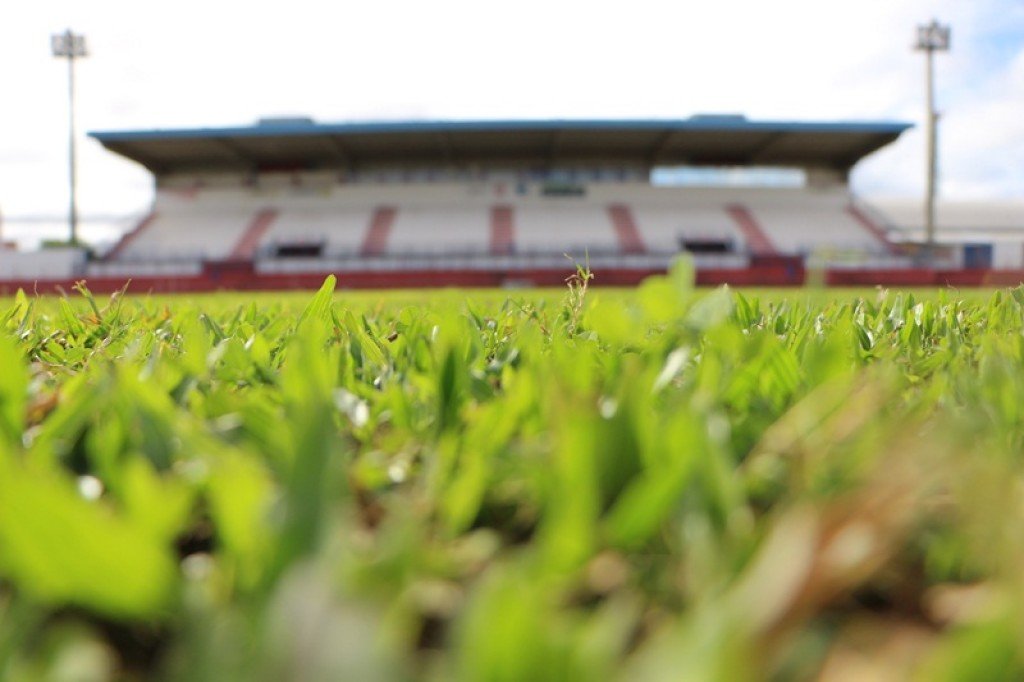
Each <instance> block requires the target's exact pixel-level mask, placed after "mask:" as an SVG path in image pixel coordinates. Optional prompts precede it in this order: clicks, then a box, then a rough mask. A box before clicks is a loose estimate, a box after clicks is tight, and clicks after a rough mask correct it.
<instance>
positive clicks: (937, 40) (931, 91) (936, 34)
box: [914, 19, 949, 265]
mask: <svg viewBox="0 0 1024 682" xmlns="http://www.w3.org/2000/svg"><path fill="white" fill-rule="evenodd" d="M914 49H915V50H922V51H924V53H925V69H926V72H925V82H926V93H925V99H926V103H925V104H926V111H925V116H926V118H925V135H926V136H927V139H928V141H927V148H928V151H927V154H928V161H927V163H928V185H927V189H926V192H925V205H924V232H925V262H926V263H927V264H928V265H931V264H932V259H933V256H934V254H935V175H936V167H937V161H936V130H935V129H936V125H937V123H938V118H939V115H938V114H937V113H936V112H935V83H934V81H935V69H934V66H933V64H932V62H933V61H934V58H933V55H934V54H935V53H936V52H947V51H949V26H943V25H942V24H940V23H939V22H938V21H936V20H935V19H932V23H930V24H925V25H923V26H918V27H917V44H915V45H914Z"/></svg>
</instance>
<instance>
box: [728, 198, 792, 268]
mask: <svg viewBox="0 0 1024 682" xmlns="http://www.w3.org/2000/svg"><path fill="white" fill-rule="evenodd" d="M725 210H726V212H727V213H728V214H729V217H730V218H732V219H733V221H734V222H735V223H736V227H737V228H739V231H740V232H741V233H742V234H743V239H744V240H745V241H746V242H747V246H748V247H750V252H751V253H752V254H753V255H755V256H775V255H778V253H779V252H778V249H776V248H775V244H773V243H772V240H771V239H769V238H768V235H767V234H765V231H764V230H763V229H762V228H761V225H760V224H759V223H758V222H757V220H756V219H755V218H754V216H753V214H752V213H751V212H750V209H748V208H747V207H746V206H743V205H742V204H729V205H728V206H726V207H725Z"/></svg>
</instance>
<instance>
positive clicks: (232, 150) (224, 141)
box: [212, 137, 259, 169]
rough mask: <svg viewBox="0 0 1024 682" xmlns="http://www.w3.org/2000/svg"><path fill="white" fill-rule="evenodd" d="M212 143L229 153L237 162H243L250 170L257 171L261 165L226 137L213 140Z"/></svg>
mask: <svg viewBox="0 0 1024 682" xmlns="http://www.w3.org/2000/svg"><path fill="white" fill-rule="evenodd" d="M212 142H213V143H214V144H216V145H217V146H218V147H220V148H221V149H223V150H224V151H226V152H228V154H230V155H231V156H232V157H234V158H235V160H236V161H240V162H242V163H243V164H244V165H245V166H246V167H247V168H249V169H255V168H256V167H257V166H258V165H259V164H258V163H257V162H256V159H254V158H252V156H250V155H249V154H248V153H247V152H246V151H245V150H244V149H242V148H241V147H239V146H238V145H237V144H235V143H234V142H232V141H231V140H229V139H228V138H226V137H217V138H213V140H212Z"/></svg>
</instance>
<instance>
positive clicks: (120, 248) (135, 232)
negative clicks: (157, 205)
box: [103, 211, 159, 260]
mask: <svg viewBox="0 0 1024 682" xmlns="http://www.w3.org/2000/svg"><path fill="white" fill-rule="evenodd" d="M158 215H159V214H158V213H157V212H156V211H152V212H151V213H150V214H149V215H147V216H146V217H145V218H143V219H142V220H141V221H139V224H138V225H136V226H135V227H133V228H132V229H131V230H129V231H128V232H125V233H124V234H123V235H121V238H120V239H118V240H117V243H116V244H114V248H112V249H110V251H108V252H107V253H106V255H105V256H103V260H115V259H117V258H118V257H119V256H120V255H121V254H123V253H124V251H125V250H126V249H127V248H128V247H129V246H131V244H132V242H134V241H135V240H136V239H138V238H139V236H140V235H141V234H142V233H143V232H145V231H146V230H147V229H149V228H150V226H152V225H153V223H154V222H155V221H156V219H157V216H158Z"/></svg>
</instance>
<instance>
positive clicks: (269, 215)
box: [229, 208, 278, 260]
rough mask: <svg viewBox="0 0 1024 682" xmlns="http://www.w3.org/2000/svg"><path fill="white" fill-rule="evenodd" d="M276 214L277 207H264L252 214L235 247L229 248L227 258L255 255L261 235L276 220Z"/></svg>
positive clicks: (235, 258)
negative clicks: (229, 251) (229, 252)
mask: <svg viewBox="0 0 1024 682" xmlns="http://www.w3.org/2000/svg"><path fill="white" fill-rule="evenodd" d="M277 215H278V211H277V209H273V208H265V209H263V210H262V211H260V212H259V213H257V214H256V215H255V216H253V219H252V222H250V223H249V227H247V228H245V232H243V233H242V236H241V237H239V239H238V243H236V244H235V248H233V249H232V250H231V255H230V256H229V258H230V259H231V260H252V258H253V256H255V255H256V249H257V247H259V245H260V241H261V240H262V239H263V235H265V234H266V233H267V230H269V229H270V226H271V225H273V224H274V221H275V220H277Z"/></svg>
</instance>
